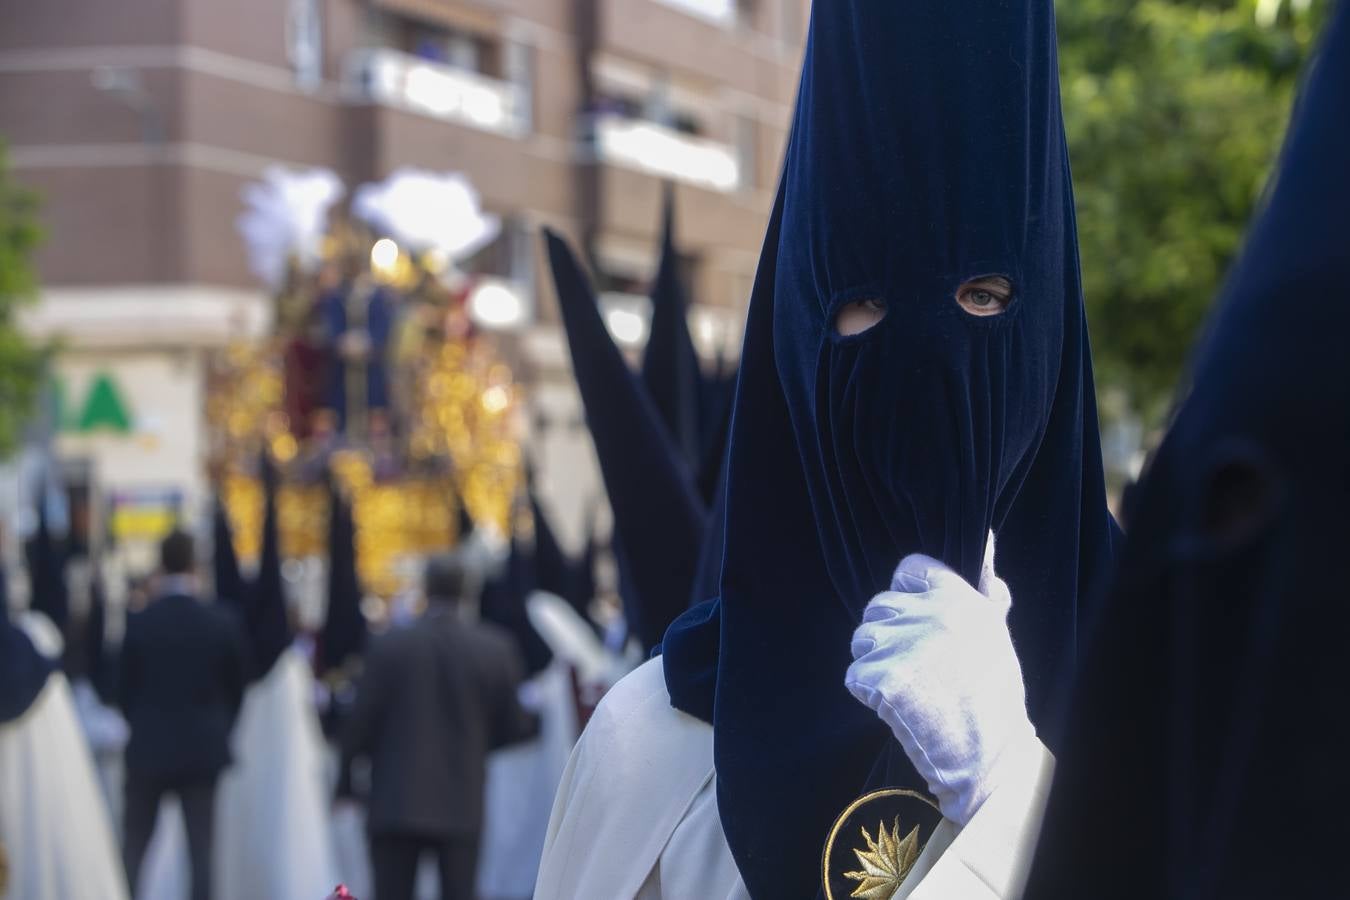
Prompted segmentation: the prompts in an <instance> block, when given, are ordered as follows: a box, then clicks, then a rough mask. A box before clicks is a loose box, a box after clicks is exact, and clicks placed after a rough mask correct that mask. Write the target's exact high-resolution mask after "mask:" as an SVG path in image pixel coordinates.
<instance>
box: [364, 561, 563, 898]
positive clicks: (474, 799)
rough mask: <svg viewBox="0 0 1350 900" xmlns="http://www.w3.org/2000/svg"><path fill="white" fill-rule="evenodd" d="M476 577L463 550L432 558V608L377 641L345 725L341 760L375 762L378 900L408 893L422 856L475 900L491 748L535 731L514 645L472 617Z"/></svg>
mask: <svg viewBox="0 0 1350 900" xmlns="http://www.w3.org/2000/svg"><path fill="white" fill-rule="evenodd" d="M469 574H470V573H469V572H468V570H467V568H466V565H465V562H464V560H463V559H462V558H461V557H460V556H457V555H453V554H446V555H442V556H436V557H433V558H432V559H430V560H428V562H427V566H426V574H425V576H424V590H425V593H426V600H427V609H426V612H425V613H424V614H423V615H422V616H421V617H420V618H418V619H417V620H416V621H415V622H413V623H412V624H411V625H409V626H407V627H404V628H398V629H395V630H393V631H391V632H389V633H388V634H386V635H384V636H383V637H381V638H379V639H378V640H376V641H375V643H374V644H373V645H372V646H371V648H370V651H369V652H368V653H367V656H366V667H365V672H364V674H363V675H362V677H361V681H360V683H359V684H358V686H357V692H356V701H355V703H354V704H353V707H352V710H351V713H350V717H349V719H348V721H347V725H346V728H345V730H344V734H343V755H344V757H345V759H346V760H347V761H350V760H351V759H353V758H356V757H360V756H364V757H368V758H369V759H370V763H371V775H370V800H369V815H368V819H367V828H368V831H369V837H370V856H371V863H372V866H373V868H374V870H375V871H374V875H375V898H376V900H411V898H412V896H413V888H414V883H415V881H416V874H417V863H418V861H419V859H420V858H421V856H422V854H423V853H424V852H433V853H435V854H436V857H437V862H438V867H439V870H440V880H441V898H442V900H472V898H473V896H474V878H475V874H476V870H477V864H478V845H479V840H480V835H481V831H482V820H483V786H484V780H485V777H486V764H487V754H488V752H489V751H491V750H493V749H496V748H498V747H501V746H504V745H506V744H510V743H514V742H517V741H521V740H525V739H527V738H529V737H532V736H533V735H534V734H535V733H536V732H537V730H538V726H537V722H536V720H535V719H534V717H533V716H532V715H530V714H529V713H528V712H526V711H525V710H524V709H523V708H522V707H521V705H520V702H519V700H518V698H517V690H518V689H519V687H520V683H521V680H522V677H523V665H522V663H521V659H520V651H519V649H518V648H517V647H516V646H515V644H514V643H513V642H512V640H511V638H510V637H509V635H507V634H506V632H504V631H501V630H500V629H497V628H495V627H493V626H491V625H487V624H483V623H479V622H476V621H473V619H474V617H473V616H472V615H471V614H469V612H470V610H471V609H472V604H471V603H469V602H467V601H469V600H471V599H472V598H469V597H466V594H469V593H470V591H469V589H468V588H469V585H470V583H471V579H470V577H469ZM344 768H346V767H345V766H344Z"/></svg>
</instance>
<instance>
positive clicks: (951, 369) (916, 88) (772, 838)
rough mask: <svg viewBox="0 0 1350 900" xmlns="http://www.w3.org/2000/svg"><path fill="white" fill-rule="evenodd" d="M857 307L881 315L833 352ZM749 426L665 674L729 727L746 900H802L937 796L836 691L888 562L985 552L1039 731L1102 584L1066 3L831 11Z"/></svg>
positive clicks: (669, 644) (772, 269) (756, 345)
mask: <svg viewBox="0 0 1350 900" xmlns="http://www.w3.org/2000/svg"><path fill="white" fill-rule="evenodd" d="M990 275H1000V276H1004V277H1006V278H1007V279H1008V280H1009V281H1010V282H1011V283H1012V285H1013V291H1014V292H1013V297H1012V300H1011V303H1010V305H1009V306H1008V307H1007V309H1006V311H1005V312H1003V313H1002V314H1001V315H997V316H993V317H988V318H979V317H975V316H972V315H971V314H969V313H967V312H965V311H964V310H963V309H962V308H961V307H960V306H959V305H958V304H957V302H956V293H957V288H958V287H959V286H960V285H961V284H962V283H963V282H965V281H967V280H969V279H972V278H976V277H980V276H990ZM864 299H875V300H880V301H882V302H884V303H885V305H886V308H887V314H886V316H885V318H884V320H882V321H881V323H880V324H878V325H877V326H876V327H874V328H872V329H871V330H869V331H867V332H865V333H863V334H861V335H857V336H854V337H839V336H837V335H836V334H835V332H834V328H833V322H834V319H835V314H836V313H837V311H838V310H839V309H840V308H841V307H842V306H843V305H844V304H846V303H849V302H851V301H859V300H864ZM733 416H734V419H733V425H732V436H731V449H730V460H729V470H728V476H727V486H726V513H725V514H726V520H725V534H726V538H725V545H724V556H723V565H722V577H721V592H720V593H721V596H720V598H719V600H717V601H714V602H712V603H708V604H704V605H701V606H698V607H695V608H694V609H692V610H690V612H689V613H687V614H686V615H685V616H684V617H682V618H681V619H680V620H679V621H677V622H676V623H675V624H674V625H673V626H672V628H671V630H670V631H669V632H668V634H667V636H666V640H665V644H664V654H665V671H666V679H667V684H668V686H669V688H670V693H671V697H672V702H673V703H674V704H675V706H676V707H678V708H680V709H682V710H685V711H686V712H689V713H691V714H693V715H695V716H699V717H701V718H703V719H705V720H707V721H709V722H711V723H712V724H713V727H714V734H715V759H716V766H717V784H718V804H719V810H720V812H721V817H722V823H723V827H724V830H725V832H726V836H727V839H728V842H729V843H730V846H731V849H732V852H733V854H734V855H735V858H736V861H737V864H738V866H739V867H740V870H741V873H742V875H743V877H744V879H745V882H746V885H747V886H748V887H749V889H750V892H751V894H752V895H753V896H755V897H773V898H792V897H813V896H816V893H817V891H818V889H819V886H820V853H821V850H822V848H823V845H824V843H825V840H826V837H827V832H828V830H829V827H830V825H831V823H832V821H833V820H834V818H835V817H836V815H837V814H839V813H840V812H841V811H842V810H843V809H844V807H845V806H846V805H847V804H848V803H849V802H851V801H852V800H854V799H855V798H857V797H859V796H860V795H862V794H863V793H865V792H867V791H868V790H870V789H874V788H877V787H881V786H899V787H912V788H922V784H923V783H922V780H921V779H920V778H919V776H918V775H917V773H916V772H914V770H913V768H912V767H911V766H910V764H909V762H908V761H907V760H906V758H905V756H904V753H903V751H902V750H901V748H900V746H899V744H898V743H897V742H896V741H895V740H894V738H893V737H892V736H891V734H890V732H889V730H888V729H887V728H886V727H885V726H884V725H883V724H882V723H881V722H880V721H879V720H878V719H877V718H876V716H875V715H874V714H873V713H872V712H870V711H869V710H867V709H865V708H864V707H862V706H861V705H860V704H858V703H857V702H856V701H854V700H853V699H852V698H851V697H850V696H849V695H848V693H847V691H846V690H845V689H844V686H843V682H844V673H845V670H846V669H847V667H848V664H849V661H850V657H849V639H850V636H851V634H852V631H853V629H854V628H855V627H856V625H857V624H858V622H859V621H860V620H861V616H862V612H863V609H864V608H865V607H866V605H867V602H868V601H869V600H870V599H871V597H872V596H873V595H875V594H876V593H877V592H879V591H882V590H885V589H886V588H887V586H888V584H889V582H890V577H891V573H892V571H893V570H894V568H895V566H896V564H897V563H898V562H899V561H900V559H901V558H902V557H903V556H905V555H907V554H909V553H914V552H923V553H927V554H930V555H932V556H935V557H937V558H939V559H942V560H944V561H945V562H947V563H948V564H950V565H951V566H952V567H954V568H955V569H956V570H957V571H959V572H961V573H962V574H963V575H965V576H966V577H967V578H968V579H970V580H971V581H972V582H973V581H974V580H975V578H976V576H977V574H978V571H979V568H980V565H981V561H982V557H983V553H984V549H985V543H986V536H987V534H988V532H989V530H990V529H993V530H994V531H996V532H997V534H998V536H999V571H1000V574H1001V575H1002V576H1003V577H1004V578H1006V579H1007V580H1008V582H1009V584H1010V586H1011V588H1012V593H1013V598H1014V603H1013V611H1012V619H1011V625H1012V630H1013V636H1014V640H1015V642H1016V645H1017V648H1018V653H1019V656H1020V657H1021V660H1022V664H1023V668H1024V670H1025V673H1026V680H1027V691H1028V701H1029V705H1030V710H1031V714H1032V719H1033V721H1035V722H1036V723H1037V724H1038V726H1042V725H1043V723H1044V722H1045V721H1046V715H1045V714H1046V712H1047V707H1048V705H1049V702H1050V698H1051V696H1052V693H1053V685H1054V681H1055V677H1056V676H1057V675H1058V674H1059V673H1061V672H1063V671H1065V670H1066V669H1067V668H1068V667H1069V665H1070V664H1071V662H1072V660H1073V656H1074V650H1075V647H1074V642H1075V633H1076V627H1077V619H1078V614H1079V601H1080V597H1087V596H1090V595H1091V593H1092V591H1093V590H1094V589H1095V588H1096V587H1097V585H1098V583H1099V581H1100V580H1101V579H1102V578H1104V577H1105V576H1106V575H1107V574H1109V573H1108V571H1107V569H1108V566H1109V562H1110V557H1111V546H1112V542H1113V539H1114V534H1115V531H1114V524H1113V523H1112V521H1111V519H1110V516H1109V514H1108V512H1107V510H1106V502H1105V489H1104V480H1103V474H1102V464H1101V453H1100V445H1099V438H1098V432H1097V419H1096V407H1095V401H1094V395H1093V386H1092V372H1091V362H1090V358H1089V352H1088V346H1087V336H1086V325H1085V322H1084V317H1083V304H1082V297H1081V292H1080V287H1079V272H1078V258H1077V244H1076V236H1075V229H1074V214H1073V196H1072V189H1071V187H1070V176H1069V163H1068V157H1067V152H1066V150H1065V143H1064V133H1063V125H1062V122H1061V118H1060V107H1059V82H1058V74H1057V61H1056V48H1055V23H1054V12H1053V8H1052V4H1051V2H1050V0H948V2H945V3H934V4H920V5H915V4H898V3H885V2H879V0H831V2H828V3H824V2H822V3H817V4H815V6H814V9H813V12H812V18H811V27H810V36H809V38H808V42H807V49H806V57H805V62H804V67H803V71H802V77H801V84H800V88H799V93H798V99H797V108H796V118H795V121H794V123H793V128H792V134H791V138H790V140H789V145H788V149H787V155H786V158H785V161H784V168H783V174H782V179H781V182H780V187H779V192H778V197H777V200H776V202H775V206H774V210H773V213H772V215H771V220H770V224H769V229H768V234H767V237H766V240H765V244H764V249H763V253H762V256H761V259H760V265H759V271H758V274H757V276H756V281H755V286H754V291H753V296H752V300H751V306H750V314H749V321H748V324H747V331H746V340H745V346H744V350H743V354H742V363H741V370H740V381H739V385H738V388H737V396H736V405H735V410H734V414H733ZM1044 731H1045V729H1044V728H1042V733H1043V735H1044ZM1044 736H1045V737H1047V738H1048V739H1049V742H1050V743H1051V745H1052V746H1053V745H1054V740H1053V738H1054V736H1053V735H1052V734H1050V735H1044Z"/></svg>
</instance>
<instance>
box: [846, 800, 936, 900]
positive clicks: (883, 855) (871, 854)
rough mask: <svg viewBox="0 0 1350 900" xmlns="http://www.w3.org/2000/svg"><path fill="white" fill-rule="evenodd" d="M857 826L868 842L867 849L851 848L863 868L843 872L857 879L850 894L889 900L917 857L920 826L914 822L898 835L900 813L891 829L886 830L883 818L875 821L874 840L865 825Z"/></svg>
mask: <svg viewBox="0 0 1350 900" xmlns="http://www.w3.org/2000/svg"><path fill="white" fill-rule="evenodd" d="M859 830H860V831H862V836H863V840H864V841H866V842H867V849H866V850H862V849H860V848H857V847H854V848H853V853H854V855H856V856H857V857H858V864H859V865H861V866H862V871H861V872H845V873H844V877H845V878H847V879H848V880H849V881H856V882H858V886H857V887H856V888H854V889H853V893H852V894H850V895H849V896H850V897H859V898H861V900H890V898H891V895H892V894H894V893H895V892H896V890H898V889H899V887H900V883H901V882H902V881H904V880H905V876H906V875H908V874H909V870H910V869H912V868H914V863H915V861H916V860H917V859H918V858H919V826H918V825H915V826H914V828H913V829H912V830H911V831H910V832H909V834H907V835H905V836H904V837H903V838H901V837H900V817H899V816H896V817H895V821H894V824H893V825H892V826H891V830H890V831H887V830H886V823H885V822H879V823H878V824H877V839H876V840H875V841H874V840H872V836H871V835H870V834H868V833H867V828H866V826H864V827H862V828H860V829H859Z"/></svg>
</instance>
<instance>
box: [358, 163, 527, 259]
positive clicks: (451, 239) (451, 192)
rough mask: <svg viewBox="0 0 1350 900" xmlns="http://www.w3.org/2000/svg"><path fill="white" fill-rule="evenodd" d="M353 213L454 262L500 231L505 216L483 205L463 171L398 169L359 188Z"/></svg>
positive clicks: (415, 248) (411, 244) (408, 243)
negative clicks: (491, 213)
mask: <svg viewBox="0 0 1350 900" xmlns="http://www.w3.org/2000/svg"><path fill="white" fill-rule="evenodd" d="M352 213H353V214H354V215H355V216H356V217H357V218H358V219H361V220H363V221H365V222H366V223H368V224H370V225H371V226H372V227H374V228H375V229H376V230H377V231H380V232H382V233H384V234H388V235H389V236H390V237H392V238H393V239H394V240H395V241H397V242H398V243H399V244H401V245H403V246H404V247H407V248H408V249H410V250H413V251H417V252H427V251H431V252H435V253H438V254H441V255H443V256H444V257H445V258H446V259H447V260H448V261H450V262H460V261H462V260H465V259H467V258H468V257H470V256H473V254H474V253H476V252H478V251H479V250H480V249H482V248H483V247H485V246H487V245H488V244H489V243H491V242H492V240H493V239H494V238H496V237H497V234H498V232H500V231H501V220H500V219H499V218H498V217H497V216H494V215H490V214H486V213H484V212H483V211H482V208H481V206H480V204H479V197H478V192H477V191H476V190H474V187H473V185H472V184H470V183H469V180H468V179H467V178H465V177H464V176H463V175H462V174H460V173H459V172H447V173H436V172H429V171H426V170H423V169H411V168H405V169H399V170H398V171H396V172H394V173H393V174H391V175H390V176H389V177H388V178H386V179H385V180H384V181H381V182H378V183H373V184H363V185H361V187H359V188H357V190H356V195H355V197H354V198H353V201H352Z"/></svg>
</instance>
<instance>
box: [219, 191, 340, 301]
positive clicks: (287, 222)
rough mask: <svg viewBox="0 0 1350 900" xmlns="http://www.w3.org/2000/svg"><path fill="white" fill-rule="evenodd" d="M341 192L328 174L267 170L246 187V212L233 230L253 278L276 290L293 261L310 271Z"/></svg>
mask: <svg viewBox="0 0 1350 900" xmlns="http://www.w3.org/2000/svg"><path fill="white" fill-rule="evenodd" d="M342 193H343V186H342V179H340V178H338V176H337V175H336V174H335V173H333V172H332V171H330V170H329V169H305V170H296V169H287V168H285V167H282V166H269V167H268V168H267V169H266V170H265V171H264V172H263V177H262V181H253V182H250V183H248V184H246V185H244V189H243V191H242V192H241V194H242V197H243V200H244V212H243V213H242V214H241V215H240V216H239V218H238V219H236V220H235V227H236V228H237V229H238V230H239V235H240V237H242V238H243V240H244V247H245V249H246V251H247V253H248V266H249V269H251V270H252V272H253V274H254V275H257V276H258V278H260V279H261V280H262V281H263V283H264V284H266V285H267V286H268V287H270V288H272V289H273V290H278V289H280V288H281V286H282V284H283V283H284V282H285V279H286V269H287V264H288V263H289V261H290V260H291V259H292V258H294V259H295V260H296V261H297V262H298V263H299V264H300V266H301V267H302V268H303V269H306V270H308V269H311V268H313V267H314V266H315V265H316V264H317V263H318V262H319V259H320V258H321V253H322V250H323V237H324V234H325V232H326V231H327V229H328V211H329V210H330V209H332V207H333V204H334V203H336V202H337V201H338V199H339V198H340V197H341V196H342Z"/></svg>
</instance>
